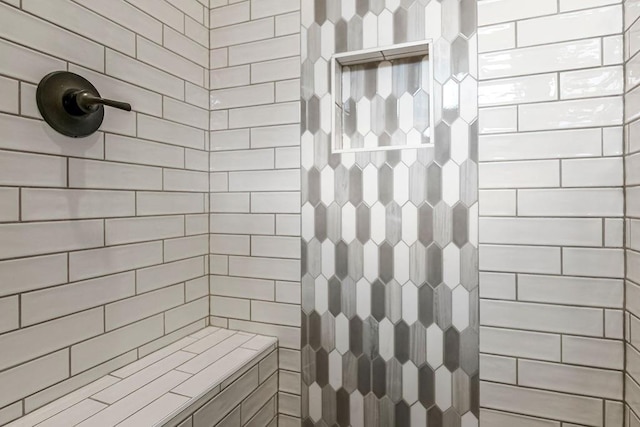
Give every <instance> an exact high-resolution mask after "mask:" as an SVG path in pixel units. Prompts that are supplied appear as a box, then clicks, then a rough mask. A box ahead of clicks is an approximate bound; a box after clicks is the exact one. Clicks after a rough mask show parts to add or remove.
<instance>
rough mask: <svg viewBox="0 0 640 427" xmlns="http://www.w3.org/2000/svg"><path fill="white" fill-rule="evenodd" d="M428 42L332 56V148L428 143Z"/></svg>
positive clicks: (430, 67)
mask: <svg viewBox="0 0 640 427" xmlns="http://www.w3.org/2000/svg"><path fill="white" fill-rule="evenodd" d="M431 46H432V44H431V41H421V42H415V43H404V44H399V45H394V46H390V47H388V48H384V49H366V50H359V51H354V52H346V53H340V54H336V55H334V56H333V57H332V61H331V67H332V72H331V77H332V80H331V93H332V108H333V111H332V117H333V123H332V151H333V152H334V153H341V152H358V151H375V150H394V149H395V150H397V149H402V148H410V147H411V148H415V147H424V146H433V143H434V141H433V136H432V124H433V123H434V122H435V120H434V109H433V96H432V94H433V62H432V61H431V60H430V52H432V49H431Z"/></svg>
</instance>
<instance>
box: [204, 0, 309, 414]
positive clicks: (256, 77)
mask: <svg viewBox="0 0 640 427" xmlns="http://www.w3.org/2000/svg"><path fill="white" fill-rule="evenodd" d="M227 3H228V2H227V1H226V0H222V1H221V0H214V1H212V4H211V6H212V9H211V32H210V37H211V48H212V50H211V88H212V91H211V110H212V111H211V129H212V132H211V206H210V209H211V210H210V212H211V245H210V253H211V280H210V289H211V316H212V317H211V323H212V324H214V325H221V326H225V327H229V328H232V329H240V330H246V331H251V332H259V333H262V334H266V335H274V336H277V337H278V339H279V346H280V348H279V361H280V369H281V370H280V378H279V390H280V394H279V413H280V417H279V418H280V425H281V426H287V425H291V426H294V425H300V420H299V418H298V417H299V416H300V79H299V77H300V0H252V1H243V2H229V3H231V4H227Z"/></svg>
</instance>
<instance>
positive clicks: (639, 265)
mask: <svg viewBox="0 0 640 427" xmlns="http://www.w3.org/2000/svg"><path fill="white" fill-rule="evenodd" d="M624 8H625V19H624V28H625V47H626V49H625V61H626V62H625V64H626V67H627V68H626V81H625V83H626V88H625V137H626V144H625V170H626V182H625V185H626V188H625V197H626V213H625V216H626V231H627V236H626V245H625V247H626V256H627V274H626V279H627V283H626V285H627V286H626V301H625V310H626V313H625V316H626V319H625V320H626V325H627V328H626V336H625V341H626V363H627V365H626V370H625V371H626V377H625V391H626V395H625V403H626V409H627V413H626V414H627V415H626V417H627V420H628V422H629V426H633V427H637V426H640V338H639V337H638V328H640V235H638V230H639V228H640V136H639V135H638V129H639V128H638V126H639V125H640V121H639V120H638V119H639V118H640V105H639V104H638V93H640V92H639V91H640V89H639V88H638V85H639V83H640V81H639V80H638V71H639V67H640V54H638V52H639V51H640V47H639V45H638V39H639V30H640V20H639V19H638V18H640V1H638V0H626V1H625V2H624Z"/></svg>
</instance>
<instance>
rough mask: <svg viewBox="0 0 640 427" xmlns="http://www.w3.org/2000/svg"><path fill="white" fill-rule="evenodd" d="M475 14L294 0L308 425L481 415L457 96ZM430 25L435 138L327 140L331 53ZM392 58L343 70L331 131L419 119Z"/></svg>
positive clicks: (396, 4)
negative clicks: (345, 78) (336, 150)
mask: <svg viewBox="0 0 640 427" xmlns="http://www.w3.org/2000/svg"><path fill="white" fill-rule="evenodd" d="M475 16H476V10H475V2H462V3H461V2H460V1H459V0H397V1H386V2H385V1H383V0H308V1H303V2H302V10H301V22H302V38H301V39H302V75H301V82H302V147H301V150H302V159H303V161H302V165H303V166H302V183H303V188H302V199H303V200H302V235H303V254H304V255H303V267H302V269H303V280H302V301H303V303H302V312H303V313H302V317H303V320H302V327H303V333H302V340H303V342H302V358H303V360H302V379H303V390H302V397H303V399H302V405H303V407H302V417H303V425H305V426H312V425H314V426H329V425H338V426H354V427H358V426H361V427H364V426H367V427H369V426H381V427H382V426H409V425H420V426H424V425H429V426H430V427H440V426H461V425H462V426H464V427H471V426H477V425H478V411H479V409H478V408H479V402H478V352H479V349H478V319H477V313H478V310H477V306H478V292H477V286H478V279H477V270H478V268H477V243H476V242H477V240H478V239H477V236H472V235H470V233H475V232H476V231H475V230H476V229H477V227H472V226H470V224H473V223H474V222H476V221H477V217H476V216H477V198H478V197H477V194H478V190H477V178H476V177H475V174H476V173H477V159H478V155H477V144H476V143H475V142H474V141H476V140H477V136H476V134H477V123H476V122H477V107H476V106H475V105H466V104H464V103H463V101H461V100H464V99H467V98H468V97H465V96H464V94H465V92H468V91H471V92H473V93H475V88H476V85H477V82H476V80H477V72H476V70H475V69H474V66H473V65H472V64H474V63H475V61H474V60H472V58H474V57H475V55H476V45H477V41H476V30H475V22H476V18H475ZM427 39H432V40H433V46H434V51H435V52H434V53H433V54H432V56H431V58H430V60H432V61H434V78H435V85H434V91H433V94H432V95H433V96H434V110H435V111H434V113H435V123H434V124H433V133H434V137H435V148H433V147H432V148H419V149H414V148H405V149H402V150H397V151H387V152H380V151H378V152H361V153H343V154H331V137H330V133H331V131H330V125H328V124H330V122H331V120H330V119H331V107H330V102H326V101H327V99H330V97H331V94H330V93H329V90H330V89H328V88H329V84H328V80H329V74H330V73H329V64H330V59H331V56H332V55H333V54H334V53H342V52H347V51H353V50H360V49H365V48H375V47H378V48H381V47H388V46H390V45H392V44H395V43H404V42H411V41H421V40H427ZM401 65H402V66H403V67H405V69H404V70H402V69H401V68H398V69H393V66H392V67H391V70H386V69H385V68H384V67H385V66H386V64H381V66H380V67H377V68H372V69H369V68H367V67H366V66H362V67H351V70H350V72H351V73H352V74H354V73H355V74H358V73H360V74H364V75H365V77H366V78H364V79H359V80H358V79H355V80H356V82H355V83H354V79H353V78H352V79H351V80H350V81H349V82H347V83H348V84H350V85H352V86H351V88H350V93H351V96H350V97H348V98H347V99H344V100H342V101H344V102H343V103H342V106H343V108H344V109H345V112H346V111H347V110H349V111H350V112H351V113H354V114H351V115H350V116H348V117H346V119H345V122H344V128H343V131H344V132H345V134H347V136H348V137H350V138H352V139H353V138H356V139H358V143H359V144H362V145H363V146H365V147H366V146H367V144H371V143H373V142H374V141H375V142H376V143H377V144H378V145H384V144H387V145H389V144H397V143H398V141H399V138H400V139H402V141H403V143H410V142H411V141H412V140H413V139H418V138H423V132H424V130H425V129H426V127H427V125H429V123H428V114H429V112H428V111H427V109H426V108H425V105H427V106H428V100H427V99H428V96H429V93H427V92H425V91H423V90H421V89H420V84H419V83H420V78H419V77H416V78H410V76H411V75H412V73H411V70H410V69H407V68H410V67H411V65H410V64H401ZM400 71H402V72H404V74H403V76H405V77H406V76H409V77H406V78H405V77H402V78H398V79H396V80H394V79H393V75H394V72H395V73H398V72H400ZM385 73H387V74H388V73H390V74H391V79H390V80H385V79H384V78H380V75H381V74H382V75H383V77H384V75H385ZM351 77H353V75H352V76H351ZM396 83H397V84H396ZM353 84H356V85H359V86H357V87H354V86H353ZM360 86H361V87H360ZM361 115H364V117H361ZM360 140H361V141H360Z"/></svg>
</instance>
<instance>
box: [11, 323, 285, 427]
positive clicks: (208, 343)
mask: <svg viewBox="0 0 640 427" xmlns="http://www.w3.org/2000/svg"><path fill="white" fill-rule="evenodd" d="M276 346H277V339H276V338H273V337H266V336H261V335H255V334H250V333H245V332H238V331H232V330H228V329H221V328H216V327H208V328H205V329H202V330H200V331H198V332H196V333H195V334H192V335H189V336H187V337H185V338H183V339H181V340H179V341H177V342H175V343H173V344H171V345H169V346H167V347H164V348H162V349H160V350H158V351H156V352H155V353H151V354H149V355H148V356H146V357H144V358H142V359H139V360H138V361H136V362H134V363H132V364H130V365H127V366H125V367H123V368H120V369H118V370H117V371H115V372H112V373H111V374H110V375H107V376H106V377H103V378H101V379H99V380H97V381H95V382H93V383H91V384H89V385H87V386H85V387H82V388H80V389H78V390H76V391H74V392H72V393H69V394H67V395H66V396H63V397H62V398H60V399H58V400H56V401H54V402H51V403H50V404H48V405H46V406H44V407H42V408H40V409H38V410H36V411H34V412H31V413H29V414H27V415H25V416H24V417H22V418H20V419H18V420H16V421H14V422H12V423H11V424H9V425H8V426H10V427H18V426H19V427H31V426H38V427H58V426H59V427H70V426H81V427H112V426H122V427H125V426H127V427H133V426H135V427H147V426H149V427H151V426H165V425H176V424H178V423H179V422H181V421H182V420H184V419H185V418H187V417H188V416H189V415H190V414H191V413H193V412H194V411H195V410H197V409H198V408H199V407H200V406H202V405H203V404H204V403H206V402H207V401H209V400H210V399H211V398H212V397H213V396H215V395H216V394H217V393H219V392H220V390H221V389H224V388H225V387H226V386H228V385H229V384H231V383H232V382H233V381H234V380H236V379H237V378H239V377H240V376H241V375H242V374H243V373H244V372H247V371H248V370H249V369H250V368H252V367H255V366H256V365H257V364H258V363H259V362H260V363H261V364H262V363H263V362H264V360H266V357H267V356H268V355H269V356H270V353H272V352H274V351H275V350H276ZM270 357H271V356H270ZM273 358H274V360H275V362H276V363H269V365H273V366H270V368H269V370H270V371H272V372H275V370H276V369H277V359H276V353H275V352H274V353H273ZM263 359H264V360H263ZM239 403H240V402H238V404H239Z"/></svg>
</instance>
